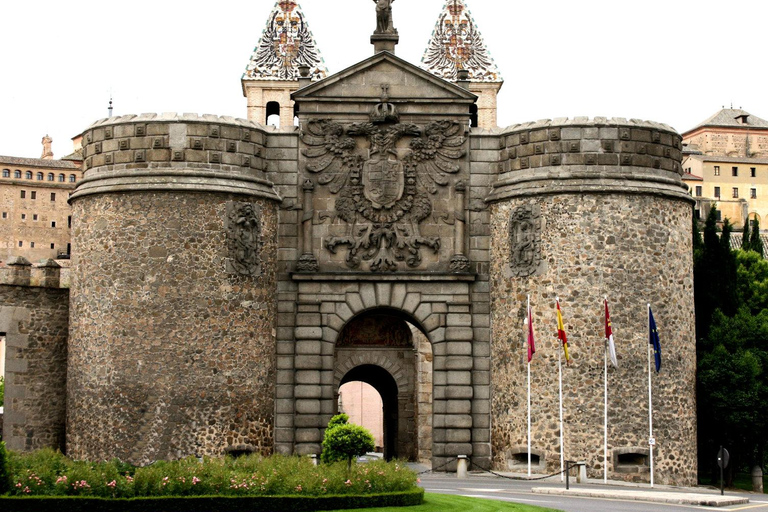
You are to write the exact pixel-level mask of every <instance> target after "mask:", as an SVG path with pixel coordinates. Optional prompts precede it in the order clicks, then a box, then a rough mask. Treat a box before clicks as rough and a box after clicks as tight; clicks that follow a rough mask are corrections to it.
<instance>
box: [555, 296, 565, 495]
mask: <svg viewBox="0 0 768 512" xmlns="http://www.w3.org/2000/svg"><path fill="white" fill-rule="evenodd" d="M557 302H558V303H559V302H560V300H559V299H558V301H557ZM557 353H558V358H557V368H558V373H559V377H560V379H559V380H560V481H561V482H562V481H563V480H564V479H565V476H564V475H563V472H564V471H565V445H564V444H563V438H564V436H563V353H562V351H561V350H558V351H557Z"/></svg>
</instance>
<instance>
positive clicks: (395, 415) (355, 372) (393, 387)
mask: <svg viewBox="0 0 768 512" xmlns="http://www.w3.org/2000/svg"><path fill="white" fill-rule="evenodd" d="M346 384H352V389H354V388H355V387H358V386H355V385H356V384H367V385H368V386H370V388H372V389H373V390H374V391H375V393H376V394H378V396H379V397H380V402H379V403H380V404H381V405H380V407H379V408H378V411H377V410H376V409H377V407H376V406H377V404H376V403H375V402H374V403H372V404H371V403H369V404H365V403H363V402H362V401H361V400H360V399H357V397H354V395H353V397H349V395H348V397H349V398H348V399H347V404H348V405H345V402H344V395H343V394H342V391H341V390H342V389H343V388H344V386H345V385H346ZM358 389H361V390H365V387H362V386H360V387H359V388H358ZM339 390H340V395H341V397H340V398H341V399H340V401H339V402H340V405H341V406H343V407H344V408H345V411H344V412H347V411H350V412H352V414H350V421H351V422H352V423H357V424H359V425H363V426H366V425H365V424H363V423H364V421H365V416H366V414H367V415H368V416H369V418H370V419H371V420H373V421H371V423H372V424H374V425H375V424H376V423H377V422H376V418H377V419H378V422H379V423H378V425H380V432H381V436H380V439H381V443H382V446H381V448H382V453H383V454H384V458H386V459H387V460H390V459H392V458H395V457H399V456H401V455H400V454H399V451H400V450H398V424H399V421H398V420H399V411H398V400H397V383H396V382H395V379H394V378H393V377H392V375H390V374H389V372H388V371H386V370H385V369H383V368H381V367H379V366H375V365H370V364H364V365H361V366H358V367H356V368H354V369H352V370H351V371H349V372H348V373H347V374H346V375H345V376H344V378H343V379H342V380H341V386H340V387H339ZM372 395H373V394H372V393H369V396H372ZM355 399H357V400H355ZM358 405H359V406H361V407H358ZM366 405H368V406H367V407H366ZM347 414H349V412H347ZM371 415H376V417H374V418H371ZM353 416H354V417H355V418H362V420H363V421H362V422H356V421H353V420H352V417H353ZM366 428H367V427H366ZM377 430H378V429H377ZM375 438H376V435H374V439H375Z"/></svg>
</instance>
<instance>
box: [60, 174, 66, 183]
mask: <svg viewBox="0 0 768 512" xmlns="http://www.w3.org/2000/svg"><path fill="white" fill-rule="evenodd" d="M59 181H60V182H61V183H64V182H65V181H67V177H66V176H64V175H63V174H59Z"/></svg>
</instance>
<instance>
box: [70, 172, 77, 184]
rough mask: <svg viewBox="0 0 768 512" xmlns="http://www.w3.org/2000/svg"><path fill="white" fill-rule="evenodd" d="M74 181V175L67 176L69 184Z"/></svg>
mask: <svg viewBox="0 0 768 512" xmlns="http://www.w3.org/2000/svg"><path fill="white" fill-rule="evenodd" d="M76 179H77V178H76V177H75V175H74V174H70V175H69V182H70V183H74V182H75V180H76Z"/></svg>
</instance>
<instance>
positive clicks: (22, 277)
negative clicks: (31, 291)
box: [0, 256, 69, 288]
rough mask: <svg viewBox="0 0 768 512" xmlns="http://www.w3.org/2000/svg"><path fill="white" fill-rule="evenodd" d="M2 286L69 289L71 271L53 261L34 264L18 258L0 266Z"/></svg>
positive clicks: (21, 257) (0, 283)
mask: <svg viewBox="0 0 768 512" xmlns="http://www.w3.org/2000/svg"><path fill="white" fill-rule="evenodd" d="M0 285H10V286H29V287H35V288H69V269H68V268H63V267H62V266H61V265H59V264H58V263H57V262H56V261H54V260H51V259H48V260H41V261H40V262H38V263H36V264H33V263H31V262H30V261H29V260H27V259H26V258H24V257H23V256H16V257H13V258H10V259H9V260H8V261H6V262H4V263H3V264H2V265H0Z"/></svg>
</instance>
